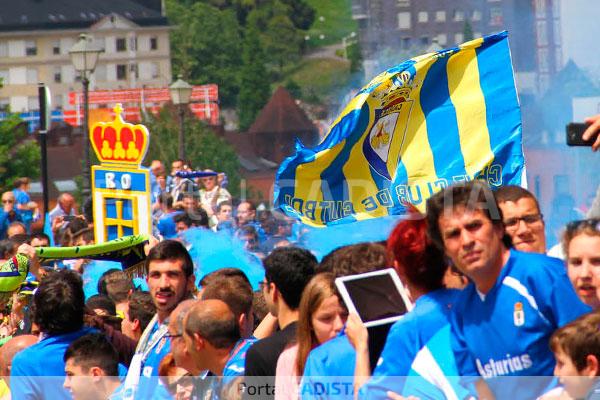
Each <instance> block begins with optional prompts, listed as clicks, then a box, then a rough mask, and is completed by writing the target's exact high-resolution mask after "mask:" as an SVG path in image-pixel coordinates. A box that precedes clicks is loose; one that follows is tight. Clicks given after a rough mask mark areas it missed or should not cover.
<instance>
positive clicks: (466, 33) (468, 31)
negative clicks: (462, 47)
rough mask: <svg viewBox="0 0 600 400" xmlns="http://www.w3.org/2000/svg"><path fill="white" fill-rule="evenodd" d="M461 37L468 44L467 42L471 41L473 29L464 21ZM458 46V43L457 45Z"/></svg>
mask: <svg viewBox="0 0 600 400" xmlns="http://www.w3.org/2000/svg"><path fill="white" fill-rule="evenodd" d="M463 36H464V37H465V39H464V40H465V42H468V41H469V40H473V39H474V37H473V27H472V26H471V23H470V22H469V21H468V20H466V21H465V26H464V27H463ZM457 44H460V43H457Z"/></svg>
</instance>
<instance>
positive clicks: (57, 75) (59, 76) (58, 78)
mask: <svg viewBox="0 0 600 400" xmlns="http://www.w3.org/2000/svg"><path fill="white" fill-rule="evenodd" d="M54 82H55V83H61V82H62V73H61V68H60V67H54Z"/></svg>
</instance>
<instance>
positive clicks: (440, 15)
mask: <svg viewBox="0 0 600 400" xmlns="http://www.w3.org/2000/svg"><path fill="white" fill-rule="evenodd" d="M435 20H436V21H437V22H444V21H446V11H436V12H435Z"/></svg>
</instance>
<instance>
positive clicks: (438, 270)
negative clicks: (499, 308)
mask: <svg viewBox="0 0 600 400" xmlns="http://www.w3.org/2000/svg"><path fill="white" fill-rule="evenodd" d="M415 214H416V212H415ZM419 217H421V218H419ZM426 231H427V222H426V220H425V218H424V217H422V216H420V215H413V218H409V219H407V220H403V221H401V222H400V223H399V224H398V225H397V226H396V227H395V228H394V230H393V231H392V233H391V234H390V237H389V238H388V243H387V246H388V250H389V251H390V253H392V254H393V257H394V267H395V269H396V270H397V272H398V275H399V276H400V279H401V280H402V282H404V284H405V285H406V286H407V288H408V291H409V293H410V296H411V298H412V300H413V302H414V303H415V304H414V308H413V309H412V311H410V312H408V313H407V314H405V315H404V317H403V318H402V319H400V320H399V321H397V322H396V323H394V325H393V326H392V328H391V329H390V332H389V334H388V337H387V340H386V343H385V346H384V348H383V352H382V353H381V357H380V359H379V361H378V362H377V367H376V368H375V370H374V371H373V376H372V377H370V378H369V375H370V373H369V372H370V369H369V350H368V345H367V339H368V333H367V331H366V328H364V325H363V324H362V323H361V321H360V319H359V318H358V316H356V315H354V314H353V315H351V316H350V318H349V319H348V323H347V326H346V334H347V335H348V337H349V339H350V342H351V343H352V345H353V346H354V347H355V348H356V350H357V359H356V371H355V390H357V391H358V397H359V398H361V399H362V398H368V399H379V398H381V399H387V398H389V397H393V396H394V395H395V394H398V395H402V396H405V397H408V396H415V397H417V398H422V399H425V398H428V399H436V398H439V399H453V398H454V399H456V398H458V399H462V398H465V397H468V395H469V392H468V391H467V390H466V389H465V388H464V387H462V386H461V385H460V384H459V382H458V372H457V369H456V365H455V360H454V356H453V354H452V350H451V345H450V323H449V319H450V309H451V307H452V304H453V303H454V300H455V295H456V293H458V291H457V290H454V289H446V288H445V286H444V275H445V273H446V270H447V269H448V264H447V262H446V259H445V257H444V255H443V254H442V253H441V252H440V251H439V250H438V249H437V248H435V247H434V245H433V244H432V243H430V242H429V240H428V239H427V235H426Z"/></svg>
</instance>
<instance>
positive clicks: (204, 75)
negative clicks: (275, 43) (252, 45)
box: [167, 0, 241, 107]
mask: <svg viewBox="0 0 600 400" xmlns="http://www.w3.org/2000/svg"><path fill="white" fill-rule="evenodd" d="M167 11H168V16H169V18H170V19H171V21H173V22H174V23H175V24H176V28H175V29H174V30H173V32H172V34H171V57H172V63H173V72H174V74H182V75H183V76H184V78H185V79H188V80H189V81H190V83H194V84H205V83H216V84H217V85H219V98H220V100H221V104H222V105H224V106H226V107H227V106H234V105H235V103H236V100H237V92H238V90H239V84H238V79H237V74H238V69H239V65H240V52H241V35H240V26H239V24H238V21H237V17H236V14H235V12H234V11H233V10H231V9H225V10H219V9H218V8H215V7H213V6H210V5H208V4H204V3H200V2H198V3H195V4H193V5H191V6H189V7H185V6H183V5H181V4H180V3H178V2H177V1H176V0H170V1H169V3H168V8H167Z"/></svg>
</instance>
